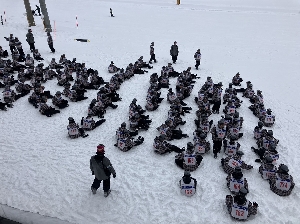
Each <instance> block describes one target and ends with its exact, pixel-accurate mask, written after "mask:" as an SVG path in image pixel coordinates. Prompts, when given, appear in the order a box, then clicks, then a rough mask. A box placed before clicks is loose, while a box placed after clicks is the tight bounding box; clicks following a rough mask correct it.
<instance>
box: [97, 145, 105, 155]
mask: <svg viewBox="0 0 300 224" xmlns="http://www.w3.org/2000/svg"><path fill="white" fill-rule="evenodd" d="M104 148H105V146H104V145H103V144H99V145H98V146H97V154H104V153H105V150H104Z"/></svg>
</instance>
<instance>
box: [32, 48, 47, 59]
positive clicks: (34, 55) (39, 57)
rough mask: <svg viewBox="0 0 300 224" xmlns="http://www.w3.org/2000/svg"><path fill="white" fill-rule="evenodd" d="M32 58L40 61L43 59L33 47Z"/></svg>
mask: <svg viewBox="0 0 300 224" xmlns="http://www.w3.org/2000/svg"><path fill="white" fill-rule="evenodd" d="M33 58H34V59H35V60H37V61H42V60H44V58H42V56H41V54H40V52H39V50H38V49H35V50H34V51H33Z"/></svg>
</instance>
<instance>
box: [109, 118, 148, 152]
mask: <svg viewBox="0 0 300 224" xmlns="http://www.w3.org/2000/svg"><path fill="white" fill-rule="evenodd" d="M136 133H137V132H130V131H129V130H127V129H126V123H125V122H123V123H122V124H121V128H119V129H118V130H117V132H116V136H117V143H116V144H115V146H116V147H118V148H119V149H120V150H121V151H123V152H127V151H129V150H130V149H132V147H134V146H138V145H140V144H142V143H143V142H144V138H143V137H142V136H139V137H138V138H137V140H134V139H133V138H132V136H134V135H136Z"/></svg>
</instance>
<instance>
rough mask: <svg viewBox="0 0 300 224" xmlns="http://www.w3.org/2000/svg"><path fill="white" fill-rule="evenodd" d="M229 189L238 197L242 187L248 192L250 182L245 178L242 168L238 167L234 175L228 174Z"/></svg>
mask: <svg viewBox="0 0 300 224" xmlns="http://www.w3.org/2000/svg"><path fill="white" fill-rule="evenodd" d="M226 180H227V187H228V189H229V190H230V192H231V193H232V194H234V195H237V194H238V193H239V191H240V189H241V188H242V187H244V188H246V190H247V191H248V192H249V190H248V181H247V180H246V178H243V173H242V169H241V167H236V168H235V169H234V171H233V173H232V174H228V176H227V177H226Z"/></svg>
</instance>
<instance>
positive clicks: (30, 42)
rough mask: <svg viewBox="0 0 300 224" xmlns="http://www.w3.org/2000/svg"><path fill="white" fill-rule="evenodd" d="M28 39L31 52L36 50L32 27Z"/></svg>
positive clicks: (27, 35)
mask: <svg viewBox="0 0 300 224" xmlns="http://www.w3.org/2000/svg"><path fill="white" fill-rule="evenodd" d="M26 41H27V43H28V44H29V47H30V50H31V52H33V51H34V50H35V46H34V43H35V41H34V36H33V34H32V30H31V29H29V30H28V33H27V34H26Z"/></svg>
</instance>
